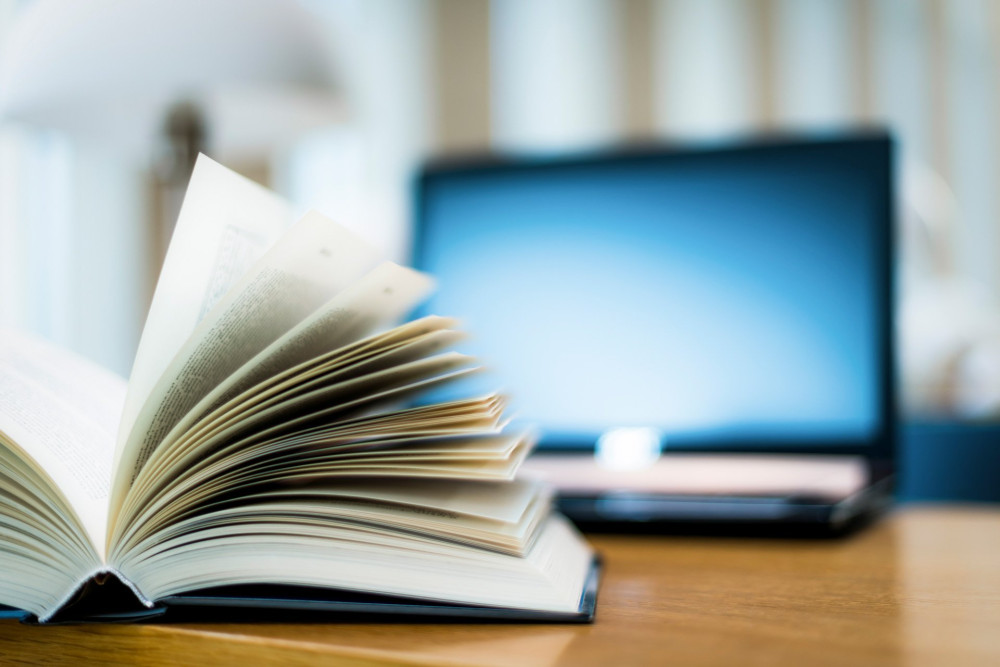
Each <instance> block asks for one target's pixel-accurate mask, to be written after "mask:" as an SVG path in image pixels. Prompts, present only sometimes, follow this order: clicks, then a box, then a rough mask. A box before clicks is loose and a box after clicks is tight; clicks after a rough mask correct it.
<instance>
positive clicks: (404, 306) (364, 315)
mask: <svg viewBox="0 0 1000 667" xmlns="http://www.w3.org/2000/svg"><path fill="white" fill-rule="evenodd" d="M432 285H433V281H432V280H431V278H430V277H429V276H427V275H424V274H422V273H420V272H418V271H414V270H413V269H408V268H406V267H403V266H400V265H398V264H395V263H394V262H389V261H384V262H382V263H381V264H379V265H378V266H376V267H375V268H374V269H372V270H371V271H369V272H368V273H367V274H366V275H365V276H364V277H362V278H361V279H360V280H359V281H357V282H356V283H355V284H353V285H351V286H349V287H348V288H347V289H345V290H343V291H342V292H340V293H339V294H337V295H336V296H334V297H333V298H332V299H330V300H329V301H327V302H326V303H325V304H323V305H322V306H320V307H319V308H317V309H316V310H315V311H314V312H313V313H312V314H311V315H310V316H309V317H307V318H306V319H305V320H303V321H302V322H300V323H299V324H298V325H297V326H295V327H294V328H293V329H291V330H290V331H288V332H287V333H286V334H284V335H283V336H281V337H280V338H279V339H278V340H276V341H275V342H273V343H272V344H271V345H269V346H267V347H266V348H265V349H264V350H262V351H261V352H260V353H258V354H257V355H256V356H254V357H253V358H252V359H251V360H250V361H248V362H246V363H245V364H243V366H242V367H241V368H239V369H237V370H236V371H235V372H234V373H233V374H232V375H230V376H229V377H227V378H226V379H225V380H224V381H223V382H222V383H220V384H219V385H217V386H216V387H215V388H214V389H213V390H212V391H211V392H209V393H208V394H207V395H206V396H205V397H204V398H203V399H201V401H199V403H198V404H197V405H196V406H195V407H194V408H192V409H191V410H190V411H189V412H188V413H187V415H185V416H184V418H183V419H182V420H180V421H179V422H178V423H177V424H176V425H175V426H174V428H173V430H172V431H171V433H170V434H169V435H168V436H167V437H166V438H165V439H164V440H165V442H171V441H173V440H174V439H176V438H177V437H179V436H180V435H181V434H182V433H183V432H184V431H186V430H187V429H189V428H190V427H191V426H193V425H194V423H195V422H196V421H198V420H199V419H201V418H202V417H204V416H205V415H207V414H208V413H209V412H210V410H212V409H214V408H216V407H218V406H220V405H223V404H224V403H226V402H227V401H229V400H230V399H232V398H234V397H236V396H238V395H240V394H241V393H243V392H244V391H246V390H248V389H250V388H252V387H254V386H255V385H258V384H259V383H262V382H265V381H267V380H269V379H271V378H274V377H276V376H278V375H279V374H281V373H283V372H285V371H288V370H289V369H292V368H294V367H296V366H298V365H300V364H303V363H305V362H308V361H310V360H312V359H316V358H318V357H320V356H321V355H323V354H324V353H328V352H330V351H331V350H336V349H339V348H341V347H343V346H344V345H346V344H348V343H351V342H354V341H355V340H358V339H360V338H361V337H362V336H364V335H365V334H367V333H368V332H370V331H371V330H372V329H374V328H375V327H378V326H383V325H385V324H388V323H390V322H393V321H395V320H398V319H399V318H400V317H402V316H403V315H405V314H406V313H407V312H409V311H411V310H413V308H414V307H416V305H417V304H418V303H419V302H420V301H422V300H423V299H424V298H426V296H427V294H428V293H429V292H430V289H431V287H432Z"/></svg>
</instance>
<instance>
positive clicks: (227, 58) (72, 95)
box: [0, 0, 342, 157]
mask: <svg viewBox="0 0 1000 667" xmlns="http://www.w3.org/2000/svg"><path fill="white" fill-rule="evenodd" d="M331 63H332V59H331V56H330V54H329V52H328V49H327V48H326V46H325V40H324V35H323V33H322V28H321V26H320V25H319V24H318V21H317V20H316V17H315V16H313V15H312V14H311V13H310V12H309V11H308V10H306V9H305V8H304V7H302V6H301V5H300V4H299V3H298V2H294V1H287V0H286V1H282V0H210V1H207V2H206V1H204V0H128V1H127V2H125V1H121V0H87V2H76V1H73V0H37V1H36V2H35V3H34V4H32V5H30V6H28V7H27V8H26V9H25V10H24V12H23V13H22V14H21V16H19V18H18V20H17V21H16V22H15V24H14V26H13V27H12V29H11V31H10V33H9V37H8V40H7V44H6V48H5V49H4V51H3V53H2V55H0V118H7V119H12V120H18V121H23V122H27V123H30V124H35V125H41V126H45V127H51V128H56V129H60V130H63V131H67V132H70V133H72V134H73V135H75V136H78V137H87V138H91V139H93V140H96V141H99V142H103V143H104V144H106V145H107V146H108V147H109V148H112V149H113V150H117V151H122V152H124V153H126V154H129V155H133V156H139V157H144V156H148V155H149V153H150V149H151V147H152V146H153V145H154V139H155V137H156V136H158V135H159V134H160V133H162V131H163V125H164V121H165V116H166V113H167V110H168V109H169V108H170V107H171V106H172V105H174V104H176V103H178V102H190V103H193V104H194V105H195V106H196V107H197V108H198V109H199V110H200V111H201V113H202V114H203V115H204V117H205V121H206V124H207V127H208V129H209V139H210V141H211V145H212V147H213V152H215V153H217V154H220V155H227V156H229V155H244V154H251V155H253V154H259V153H260V152H263V151H267V150H269V149H271V148H273V147H274V146H275V144H280V143H282V142H285V141H291V140H292V139H294V138H295V137H296V136H297V135H299V134H301V133H302V132H304V131H306V130H308V129H312V128H314V127H317V126H321V125H329V124H332V123H335V122H337V121H338V120H339V119H340V118H341V117H342V107H341V105H340V104H339V97H338V96H337V95H335V94H334V87H333V76H332V71H331V69H332V68H331Z"/></svg>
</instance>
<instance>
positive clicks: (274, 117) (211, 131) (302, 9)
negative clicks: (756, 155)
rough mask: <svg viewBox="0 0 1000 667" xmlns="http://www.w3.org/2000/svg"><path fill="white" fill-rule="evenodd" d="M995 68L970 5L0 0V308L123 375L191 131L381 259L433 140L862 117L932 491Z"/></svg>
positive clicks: (995, 358) (987, 281) (990, 265)
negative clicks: (889, 142) (889, 141)
mask: <svg viewBox="0 0 1000 667" xmlns="http://www.w3.org/2000/svg"><path fill="white" fill-rule="evenodd" d="M998 75H1000V3H996V2H990V1H989V0H534V1H532V0H492V1H490V0H367V1H364V2H362V1H360V0H357V1H349V0H329V1H325V2H324V1H320V0H315V1H307V0H301V1H296V0H283V1H281V0H212V1H209V2H196V1H194V0H174V1H167V0H133V1H132V2H129V3H123V2H116V1H114V0H91V1H88V2H70V1H69V0H65V1H59V0H0V326H13V327H18V328H23V329H26V330H28V331H31V332H33V333H35V334H37V335H40V336H43V337H45V338H48V339H50V340H53V341H55V342H57V343H60V344H62V345H65V346H66V347H69V348H71V349H74V350H76V351H78V352H80V353H82V354H84V355H86V356H88V357H90V358H92V359H94V360H96V361H98V362H100V363H102V364H104V365H106V366H108V367H110V368H112V369H113V370H115V371H117V372H119V373H121V374H123V375H127V374H128V372H129V368H130V364H131V360H132V357H133V354H134V352H135V348H136V345H137V344H138V339H139V333H140V330H141V326H142V322H143V319H144V316H145V311H146V308H147V307H148V304H149V300H150V298H151V296H152V290H153V286H154V282H155V277H156V275H157V273H158V270H159V264H160V261H161V260H162V257H163V254H164V252H165V250H166V243H167V240H168V239H169V235H170V231H171V227H172V224H173V220H174V218H175V216H176V212H177V208H178V206H179V201H180V197H181V196H182V194H183V189H184V185H185V184H186V180H187V176H188V174H189V171H190V165H191V161H192V158H193V156H194V155H195V154H196V153H197V152H198V151H203V152H205V153H207V154H208V155H210V156H212V157H214V158H215V159H217V160H219V161H221V162H223V163H224V164H226V165H227V166H230V167H232V168H234V169H236V170H237V171H240V172H241V173H244V174H246V175H248V176H250V177H252V178H254V179H256V180H258V181H260V182H261V183H264V184H265V185H268V186H269V187H271V188H273V189H276V190H277V191H279V192H280V193H282V194H284V195H285V196H287V197H289V198H290V199H291V200H292V201H293V202H294V203H295V204H296V205H297V206H300V207H301V208H302V209H303V210H305V208H307V207H308V208H317V209H319V210H320V211H322V212H324V213H326V214H327V215H329V216H330V217H332V218H334V219H336V220H338V221H340V222H342V223H343V224H345V225H346V226H348V227H351V228H353V229H355V230H356V231H357V232H358V233H360V234H361V235H363V236H365V237H366V238H368V239H369V240H370V241H371V242H373V243H375V244H377V245H378V246H380V247H382V248H383V249H384V250H385V251H386V253H388V254H389V255H391V256H393V257H394V258H397V259H402V260H405V259H407V257H408V252H409V238H410V227H409V225H410V221H409V204H410V201H409V194H410V190H409V188H410V184H411V179H412V176H413V173H414V168H415V167H416V166H417V165H418V164H420V163H421V162H422V161H424V160H425V159H427V158H428V157H430V156H439V155H447V154H455V153H469V152H476V153H481V152H484V151H516V152H541V153H554V152H573V151H583V150H592V149H597V148H604V147H611V146H614V145H618V144H621V143H623V142H650V141H663V140H698V141H708V142H711V141H717V140H722V139H726V138H729V137H744V136H748V135H753V134H758V133H773V132H805V133H824V132H830V131H834V130H839V129H844V128H849V127H854V126H858V125H878V126H885V127H888V128H889V129H890V130H891V131H892V132H893V133H894V135H895V136H896V138H897V139H898V141H899V147H900V150H899V158H900V159H899V161H898V166H899V173H898V193H899V197H900V201H899V207H898V211H899V221H898V238H899V246H898V247H899V265H898V269H897V271H898V276H899V281H898V284H899V294H898V316H899V317H898V325H899V336H898V341H899V355H900V360H901V374H902V377H901V392H902V399H903V410H904V412H905V415H904V416H905V417H907V418H908V419H909V420H910V421H911V422H914V423H923V424H925V425H926V428H924V430H922V431H920V432H919V433H917V434H916V435H913V436H912V437H911V438H910V440H911V441H912V443H915V444H911V446H910V450H908V451H909V452H910V453H909V454H907V456H910V457H911V458H910V460H909V465H910V468H911V470H912V471H914V472H913V473H912V474H911V476H910V479H911V480H916V481H912V482H911V487H910V491H909V493H911V495H913V496H915V497H933V496H935V495H944V496H948V495H949V494H950V493H953V492H952V491H949V490H948V489H949V488H951V487H947V488H945V487H941V486H940V484H939V485H938V486H934V483H932V482H933V479H937V480H939V481H940V475H936V476H935V473H934V470H935V469H937V470H941V469H942V468H941V467H940V466H942V465H946V464H947V465H950V464H953V463H954V461H955V460H959V462H960V463H961V460H965V464H966V465H967V466H971V467H972V468H977V467H978V469H979V474H987V476H988V477H989V476H990V475H992V477H991V478H993V479H995V478H996V475H995V474H993V473H996V472H997V471H996V470H995V469H993V470H992V471H991V470H990V469H989V468H987V469H986V470H985V471H984V470H982V466H981V465H980V464H979V463H976V462H977V461H981V460H983V459H981V458H976V457H981V456H986V455H988V456H989V457H992V458H989V460H990V461H993V462H995V461H996V460H997V459H998V454H997V452H1000V442H997V439H998V438H997V437H996V433H998V431H994V430H992V429H989V428H986V430H982V429H983V428H984V427H988V426H989V424H990V423H992V422H995V421H996V420H997V419H1000V196H998V189H1000V158H998V151H1000V127H998V122H997V118H998V117H1000V115H998V112H1000V76H998ZM928 422H933V423H931V424H928ZM958 427H962V428H966V430H965V431H964V432H965V433H966V435H965V436H963V437H965V438H966V441H968V442H974V443H976V444H975V445H974V446H975V447H976V448H978V449H976V453H975V455H974V456H973V455H969V456H967V457H966V459H962V457H961V455H958V454H955V453H954V446H953V445H951V444H949V442H950V441H947V438H945V439H944V440H941V439H938V440H934V439H933V438H932V439H930V440H928V439H927V436H926V433H929V432H934V433H936V432H937V431H936V430H935V429H937V430H942V429H943V431H944V432H946V433H953V429H955V428H958ZM949 437H950V436H949ZM921 443H923V444H921ZM928 443H930V444H928ZM934 443H938V444H934ZM970 446H972V445H970ZM921 447H924V450H921V449H920V448H921ZM934 447H938V448H939V449H940V450H941V453H940V454H934V456H941V457H946V458H947V461H944V460H943V459H942V460H941V461H939V460H938V459H935V458H934V457H933V456H932V455H931V454H932V453H933V452H931V453H928V452H930V449H928V448H934ZM948 448H951V452H952V453H948V452H946V451H945V450H946V449H948ZM934 451H935V452H937V451H938V450H934ZM913 452H916V453H913ZM920 452H923V453H920ZM983 452H986V453H985V454H984V453H983ZM970 456H971V458H970ZM921 457H922V458H921ZM956 457H957V458H956ZM955 474H957V475H959V476H960V475H961V472H957V473H955ZM920 475H925V477H926V479H924V481H923V482H920V483H922V484H923V486H920V484H918V482H919V480H920V479H922V478H921V477H920ZM935 483H936V482H935ZM994 486H995V485H994ZM956 488H957V487H956ZM959 495H960V494H959Z"/></svg>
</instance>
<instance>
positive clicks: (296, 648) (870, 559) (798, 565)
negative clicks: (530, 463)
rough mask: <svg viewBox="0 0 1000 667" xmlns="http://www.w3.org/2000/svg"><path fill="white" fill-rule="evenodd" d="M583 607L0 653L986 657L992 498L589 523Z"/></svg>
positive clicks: (576, 661) (42, 638) (131, 634)
mask: <svg viewBox="0 0 1000 667" xmlns="http://www.w3.org/2000/svg"><path fill="white" fill-rule="evenodd" d="M593 542H594V543H595V544H596V545H597V546H598V547H599V548H600V549H601V551H602V552H603V553H604V555H605V557H606V559H607V570H606V575H605V579H604V582H603V585H602V587H601V593H600V598H599V604H598V615H597V621H596V623H595V624H594V625H589V626H565V625H548V626H545V625H404V624H397V625H384V624H379V625H371V624H351V625H344V624H341V625H328V624H323V625H319V624H311V625H224V624H219V625H198V626H155V625H151V626H70V627H51V628H44V627H41V628H39V627H25V626H22V625H19V624H18V623H16V622H14V621H2V622H0V663H3V664H8V661H16V660H17V659H18V658H20V659H24V660H27V661H31V662H45V661H53V662H69V661H72V662H77V663H85V662H90V661H100V662H103V663H105V664H137V663H140V664H156V665H159V664H163V665H166V664H179V663H181V664H197V663H212V664H219V663H237V662H242V663H244V664H247V665H249V664H280V665H288V666H290V665H299V664H318V663H320V664H358V665H383V664H420V665H423V664H434V665H466V664H483V665H518V666H532V665H587V664H594V665H605V664H607V665H611V664H670V665H686V664H695V665H702V664H722V665H745V664H761V665H783V664H788V665H805V664H809V665H826V664H837V665H925V664H940V665H966V664H968V665H977V664H981V665H1000V510H998V509H985V508H979V509H976V508H963V509H944V508H909V509H906V510H901V511H898V512H897V513H895V514H894V515H892V516H890V517H889V518H887V519H885V520H883V521H882V522H880V523H879V524H877V525H875V526H874V527H872V528H870V529H868V530H867V531H865V532H862V533H860V534H858V535H856V536H854V537H850V538H847V539H843V540H836V541H788V540H777V539H773V540H746V539H739V540H737V539H718V538H716V539H712V538H698V539H695V538H671V537H635V536H599V537H594V538H593Z"/></svg>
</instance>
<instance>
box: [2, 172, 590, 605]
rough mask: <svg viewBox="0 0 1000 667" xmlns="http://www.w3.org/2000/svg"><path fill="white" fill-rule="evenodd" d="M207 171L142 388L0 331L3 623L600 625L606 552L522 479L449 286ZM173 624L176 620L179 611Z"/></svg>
mask: <svg viewBox="0 0 1000 667" xmlns="http://www.w3.org/2000/svg"><path fill="white" fill-rule="evenodd" d="M291 222H292V216H291V214H290V211H289V207H288V205H287V204H286V203H285V202H284V201H282V200H281V199H280V198H278V197H277V196H275V195H274V194H272V193H270V192H268V191H267V190H265V189H264V188H261V187H260V186H257V185H255V184H253V183H251V182H250V181H248V180H246V179H244V178H242V177H240V176H238V175H236V174H234V173H232V172H230V171H228V170H227V169H225V168H224V167H222V166H220V165H218V164H216V163H215V162H212V161H211V160H209V159H208V158H205V157H204V156H202V157H200V158H199V160H198V163H197V166H196V168H195V170H194V175H193V176H192V179H191V184H190V186H189V188H188V192H187V194H186V197H185V200H184V204H183V207H182V209H181V213H180V217H179V220H178V222H177V226H176V229H175V232H174V237H173V240H172V241H171V245H170V249H169V252H168V254H167V258H166V261H165V264H164V267H163V271H162V273H161V275H160V280H159V283H158V284H157V287H156V292H155V296H154V298H153V303H152V307H151V310H150V313H149V316H148V318H147V321H146V325H145V328H144V330H143V333H142V338H141V341H140V344H139V349H138V352H137V355H136V359H135V362H134V365H133V368H132V375H131V378H130V380H129V381H128V383H127V385H126V383H125V382H124V381H123V380H122V379H120V378H118V377H117V376H115V375H113V374H111V373H109V372H107V371H105V370H103V369H101V368H99V367H97V366H95V365H93V364H91V363H89V362H87V361H85V360H83V359H81V358H79V357H77V356H75V355H73V354H71V353H69V352H67V351H64V350H61V349H58V348H55V347H53V346H51V345H48V344H46V343H42V342H40V341H36V340H32V339H30V338H27V337H24V336H21V335H19V334H16V333H10V332H7V333H2V334H0V604H6V605H11V606H13V607H16V608H18V609H23V610H26V611H27V612H30V613H31V614H33V615H34V616H35V617H37V619H38V620H39V621H41V622H47V621H53V620H82V619H91V620H100V619H123V618H133V617H135V618H141V617H143V616H144V615H146V616H148V615H153V614H158V613H166V614H167V616H168V617H169V616H170V615H171V614H177V613H178V611H177V610H178V609H182V608H187V609H188V610H190V608H191V607H195V606H199V607H201V608H202V609H203V608H204V607H205V606H206V605H208V606H212V605H215V606H221V607H256V608H261V607H270V608H278V609H286V610H287V609H299V610H308V609H332V610H346V611H355V610H357V611H389V612H398V611H404V612H407V611H413V612H414V613H425V614H441V615H457V614H462V615H473V616H477V615H478V616H483V617H490V616H493V617H506V618H524V619H531V618H541V619H556V620H558V619H564V620H587V619H588V618H590V617H592V613H593V605H594V587H595V586H596V581H595V577H596V574H595V573H596V569H595V566H594V555H593V553H592V551H591V550H590V548H589V547H588V546H587V545H586V543H585V542H584V541H583V540H582V539H581V537H580V536H579V535H578V534H577V533H576V532H575V530H574V529H573V528H572V527H571V526H570V525H569V524H568V522H567V521H566V520H565V519H563V518H562V517H560V516H559V515H557V514H554V513H553V512H552V511H551V510H550V495H549V493H548V492H547V491H546V490H545V489H544V488H543V487H541V486H539V485H537V484H535V483H533V482H530V481H525V480H520V479H516V478H515V472H516V471H517V468H518V465H519V464H520V463H521V461H522V460H523V459H524V457H525V456H526V454H527V453H528V451H529V449H530V447H531V445H532V436H531V434H530V433H528V432H521V431H516V430H512V429H511V428H510V426H509V425H508V424H507V423H506V418H505V416H504V398H503V396H500V395H486V396H470V397H468V398H465V399H463V400H453V401H449V402H444V403H429V404H415V403H414V402H413V399H415V398H416V397H417V396H418V395H420V394H422V393H424V392H426V391H427V390H429V389H433V388H436V387H438V386H440V385H442V384H444V383H449V382H452V381H454V380H457V379H459V378H462V377H463V376H465V375H466V374H469V373H473V372H475V371H476V365H475V360H473V359H471V358H469V357H467V356H465V355H462V354H459V353H457V352H453V351H449V347H450V346H452V345H453V344H454V343H456V341H458V340H459V339H460V338H461V333H459V332H458V331H456V329H455V325H456V323H455V322H454V321H453V320H451V319H447V318H444V317H435V316H431V317H425V318H422V319H417V320H414V321H410V322H408V323H406V324H403V325H401V326H395V328H393V327H392V325H393V324H394V323H396V322H397V321H399V320H400V319H401V318H402V317H403V316H405V315H406V314H408V313H409V312H411V311H412V310H413V309H414V307H415V306H417V305H418V304H419V302H420V301H421V300H422V298H424V296H425V295H426V294H427V292H428V290H429V289H430V288H431V280H430V279H429V278H428V277H427V276H425V275H423V274H420V273H418V272H416V271H413V270H411V269H408V268H405V267H402V266H399V265H397V264H394V263H392V262H389V261H384V260H383V259H382V258H381V257H380V256H379V255H378V253H376V252H374V251H373V250H372V249H371V248H370V247H368V246H366V245H365V244H364V243H363V242H361V241H360V240H359V239H357V238H356V237H354V236H353V235H352V234H350V233H349V232H347V231H346V230H344V229H343V228H341V227H339V226H338V225H336V224H334V223H333V222H331V221H330V220H328V219H326V218H324V217H323V216H321V215H319V214H318V213H309V214H307V215H306V216H305V217H303V218H302V219H300V220H298V221H297V222H294V224H290V223H291ZM164 610H166V611H164Z"/></svg>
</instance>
